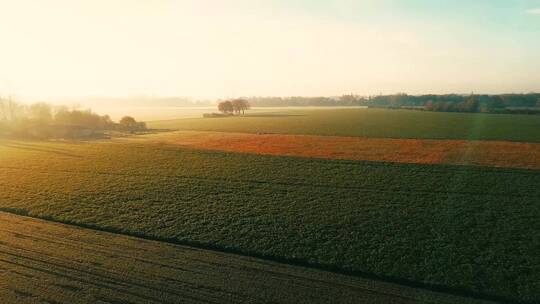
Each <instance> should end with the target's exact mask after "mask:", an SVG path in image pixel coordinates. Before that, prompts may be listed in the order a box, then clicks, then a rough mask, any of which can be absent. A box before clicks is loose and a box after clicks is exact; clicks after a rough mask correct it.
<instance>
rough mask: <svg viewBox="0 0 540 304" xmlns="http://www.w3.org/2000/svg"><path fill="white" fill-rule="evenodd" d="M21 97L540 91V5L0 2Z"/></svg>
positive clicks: (12, 76) (2, 70)
mask: <svg viewBox="0 0 540 304" xmlns="http://www.w3.org/2000/svg"><path fill="white" fill-rule="evenodd" d="M0 39H1V40H0V41H1V43H0V46H1V47H0V94H16V95H18V96H21V97H23V98H32V99H35V98H45V99H50V98H59V97H66V96H88V95H100V96H104V95H107V96H127V95H142V94H146V95H161V96H171V95H180V96H192V97H196V98H207V97H208V98H214V97H235V96H245V95H279V96H285V95H287V96H288V95H306V96H313V95H340V94H343V93H356V94H378V93H379V92H382V93H396V92H408V93H412V94H417V93H447V92H459V93H461V92H463V93H466V92H471V91H474V92H478V93H481V92H485V93H500V92H529V91H540V1H532V0H530V1H528V0H516V1H512V0H500V1H499V0H475V1H470V0H468V1H465V0H462V1H456V0H453V1H451V0H448V1H437V0H402V1H397V0H396V1H385V0H377V1H375V0H365V1H362V0H356V1H355V0H334V1H332V0H324V1H323V0H266V1H264V0H230V1H228V0H213V1H210V0H193V1H187V0H186V1H181V0H178V1H173V0H34V1H30V0H0Z"/></svg>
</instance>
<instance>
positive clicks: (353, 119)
mask: <svg viewBox="0 0 540 304" xmlns="http://www.w3.org/2000/svg"><path fill="white" fill-rule="evenodd" d="M269 111H271V109H269ZM148 126H149V127H152V128H165V129H179V130H198V131H224V132H246V133H280V134H309V135H336V136H363V137H379V138H431V139H469V140H473V139H474V140H510V141H529V142H540V132H539V131H538V130H540V115H507V114H484V113H443V112H424V111H410V110H385V109H329V110H321V109H318V110H298V109H295V110H289V111H285V110H279V111H278V112H275V113H271V112H269V113H257V114H253V115H249V114H248V115H247V116H246V117H225V118H191V119H178V120H168V121H155V122H149V123H148Z"/></svg>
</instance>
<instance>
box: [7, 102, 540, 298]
mask: <svg viewBox="0 0 540 304" xmlns="http://www.w3.org/2000/svg"><path fill="white" fill-rule="evenodd" d="M411 113H414V112H411ZM501 117H504V116H501ZM0 156H1V157H0V208H2V209H4V210H12V211H18V212H28V213H29V214H31V215H33V216H39V217H44V218H52V219H55V220H59V221H65V222H72V223H78V224H84V225H89V226H93V227H99V228H102V229H110V230H114V231H120V232H125V233H133V234H138V235H144V236H147V237H152V238H159V239H163V240H170V241H174V242H180V243H188V244H196V245H203V246H208V247H213V248H220V249H224V250H233V251H236V252H241V253H244V254H251V255H257V256H265V257H271V258H278V259H284V260H289V261H297V262H303V263H310V264H312V265H318V266H325V267H330V268H334V269H337V270H343V271H352V272H359V273H369V274H374V275H378V276H383V277H389V278H394V279H398V280H407V281H412V282H419V283H425V284H433V285H438V286H446V287H449V288H454V289H458V290H463V291H470V292H476V293H482V294H488V295H495V296H500V297H505V298H510V299H515V300H518V299H519V300H524V301H530V302H533V301H537V300H538V299H540V283H539V282H540V255H539V254H538V252H539V248H540V221H539V220H538V219H539V218H540V204H538V202H539V201H540V187H538V185H540V174H539V173H540V172H539V171H538V170H519V169H493V168H478V167H458V166H443V165H406V164H390V163H370V162H355V161H340V160H320V159H307V158H292V157H276V156H260V155H246V154H235V153H223V152H205V151H195V150H183V149H180V148H178V147H174V146H169V145H166V144H162V145H158V144H155V143H145V142H137V143H133V142H100V143H84V144H61V143H47V144H39V143H21V142H3V143H0Z"/></svg>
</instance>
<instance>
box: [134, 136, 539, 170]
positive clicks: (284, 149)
mask: <svg viewBox="0 0 540 304" xmlns="http://www.w3.org/2000/svg"><path fill="white" fill-rule="evenodd" d="M129 140H135V141H150V142H154V143H156V144H171V145H178V146H181V147H186V148H194V149H204V150H216V151H228V152H240V153H251V154H264V155H288V156H301V157H317V158H328V159H346V160H367V161H379V162H395V163H413V164H450V165H475V166H486V167H504V168H523V169H540V143H524V142H508V141H466V140H433V139H394V138H366V137H344V136H314V135H288V134H251V133H231V132H211V131H176V132H166V133H161V134H151V135H147V136H139V137H134V138H133V137H132V138H129Z"/></svg>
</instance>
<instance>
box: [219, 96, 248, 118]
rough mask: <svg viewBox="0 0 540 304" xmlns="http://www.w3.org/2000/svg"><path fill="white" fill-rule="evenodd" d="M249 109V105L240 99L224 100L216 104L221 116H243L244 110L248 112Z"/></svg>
mask: <svg viewBox="0 0 540 304" xmlns="http://www.w3.org/2000/svg"><path fill="white" fill-rule="evenodd" d="M250 108H251V105H250V103H249V102H248V101H247V100H245V99H241V98H238V99H232V100H225V101H222V102H220V103H218V110H219V111H220V112H222V113H223V114H231V115H232V114H238V115H240V113H242V115H244V112H245V111H246V110H249V109H250Z"/></svg>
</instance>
